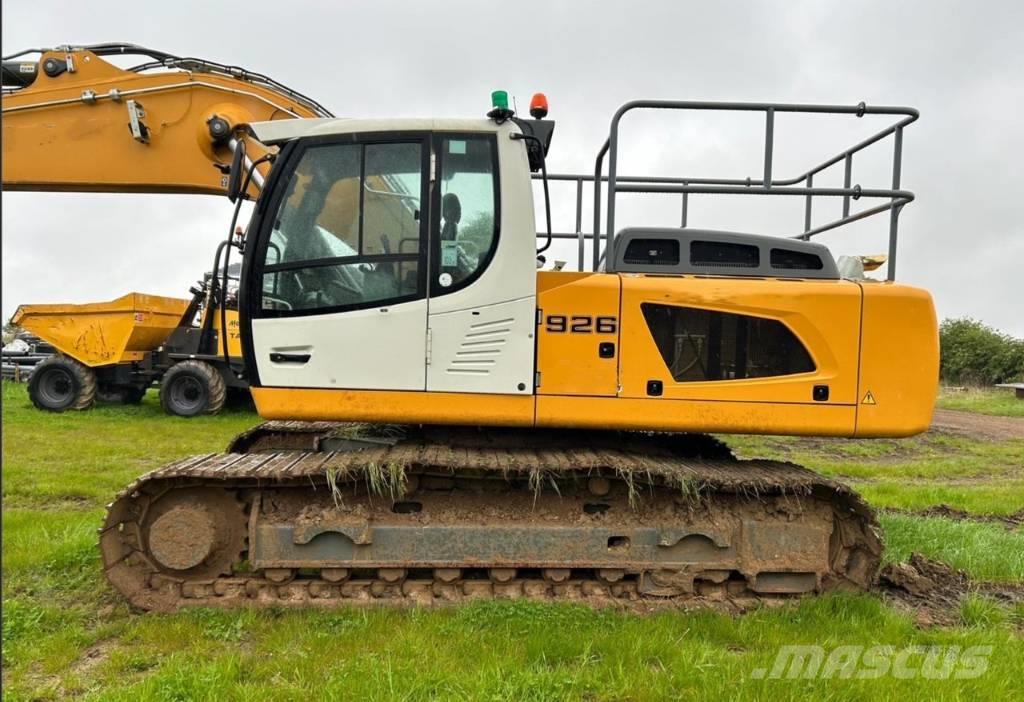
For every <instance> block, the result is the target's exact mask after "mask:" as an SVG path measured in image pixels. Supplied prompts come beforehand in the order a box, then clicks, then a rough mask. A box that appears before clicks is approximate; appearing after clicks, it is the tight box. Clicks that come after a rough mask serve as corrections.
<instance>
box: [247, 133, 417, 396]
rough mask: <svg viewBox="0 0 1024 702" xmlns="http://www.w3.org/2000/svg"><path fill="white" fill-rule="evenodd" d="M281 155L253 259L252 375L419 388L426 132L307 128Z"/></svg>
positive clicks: (322, 384)
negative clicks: (323, 132)
mask: <svg viewBox="0 0 1024 702" xmlns="http://www.w3.org/2000/svg"><path fill="white" fill-rule="evenodd" d="M284 158H285V159H286V160H285V162H284V163H282V164H281V165H280V167H281V168H282V171H281V174H280V176H279V179H278V180H276V181H272V182H275V185H274V187H273V191H272V193H273V194H272V196H271V199H270V200H269V201H268V202H267V204H266V211H265V212H264V213H263V214H262V215H260V219H259V222H260V224H259V238H258V243H257V248H256V250H255V251H254V252H253V253H252V254H251V255H252V256H253V257H254V258H253V260H252V261H251V262H250V264H249V265H250V268H249V275H248V287H247V293H248V294H247V297H248V302H247V303H246V309H247V311H248V313H249V315H250V318H251V320H252V322H251V324H252V326H251V328H252V335H251V349H250V353H251V356H252V358H248V359H247V362H248V363H250V364H251V362H252V360H253V359H254V360H255V365H256V369H257V373H258V384H259V385H261V386H267V387H287V388H330V389H374V390H425V388H426V366H425V359H426V334H427V289H426V287H427V281H426V269H427V245H426V244H427V224H428V222H429V212H428V203H429V197H428V192H429V190H428V188H429V177H428V167H429V163H430V152H429V139H428V137H427V135H426V134H406V135H399V134H388V135H385V136H381V137H375V136H374V135H358V136H354V135H342V136H332V137H322V138H317V137H313V138H307V139H302V140H300V141H298V142H296V143H295V144H294V145H293V146H291V147H289V150H288V152H287V155H285V156H284ZM261 206H262V203H261Z"/></svg>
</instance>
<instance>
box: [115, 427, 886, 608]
mask: <svg viewBox="0 0 1024 702" xmlns="http://www.w3.org/2000/svg"><path fill="white" fill-rule="evenodd" d="M354 433H355V432H354V430H353V428H352V427H344V426H339V425H332V424H325V423H296V422H285V423H282V422H268V423H266V424H264V425H260V427H257V428H256V429H255V430H252V431H250V432H247V433H246V434H243V435H241V436H240V437H238V438H237V439H236V440H235V442H234V443H233V444H232V448H233V449H234V450H235V451H236V452H234V453H225V454H209V455H204V456H195V457H191V458H188V459H184V460H181V461H178V462H176V463H173V464H171V465H168V466H166V467H163V468H160V469H157V470H155V471H152V472H151V473H148V474H147V475H144V476H143V477H141V478H140V479H139V480H137V481H135V482H134V483H133V484H132V485H130V486H129V487H128V488H127V489H126V490H124V491H123V492H122V493H121V494H120V495H118V497H117V499H116V500H115V501H114V502H113V503H112V504H111V505H110V506H109V509H108V513H107V516H106V520H105V522H104V525H103V528H102V529H101V536H100V548H101V551H102V555H103V564H104V569H105V572H106V575H107V578H108V579H109V581H110V582H111V584H112V585H113V586H114V587H115V588H116V589H117V590H118V591H120V592H121V593H122V594H123V595H124V596H125V597H126V598H127V599H128V600H129V601H130V602H132V604H134V605H136V606H138V607H141V608H143V609H157V610H167V609H175V608H177V607H180V606H186V605H202V606H217V607H225V606H240V605H241V606H244V605H256V606H260V605H278V606H331V605H338V604H345V603H360V602H378V601H385V602H389V603H401V602H415V603H432V602H458V601H461V600H463V599H467V598H476V597H534V598H546V599H552V598H554V599H585V600H592V601H595V602H638V601H640V602H642V601H649V600H658V601H662V602H671V603H677V602H680V601H689V600H693V599H700V598H709V599H716V600H725V601H736V602H742V601H750V600H764V599H776V598H779V597H791V596H795V595H800V594H804V593H808V592H817V591H822V590H827V589H832V588H836V587H847V588H854V589H864V588H867V587H869V586H870V585H871V583H872V582H873V580H874V577H875V574H876V571H877V569H878V565H879V561H880V554H881V543H880V541H879V539H878V536H877V523H876V521H875V518H874V516H873V513H872V512H871V510H870V509H869V508H868V507H867V505H866V504H865V503H864V502H863V500H861V499H860V497H859V496H858V495H857V494H856V493H854V492H853V491H852V490H850V489H849V488H848V487H846V486H844V485H843V484H841V483H838V482H836V481H833V480H829V479H827V478H823V477H821V476H819V475H817V474H815V473H813V472H811V471H809V470H806V469H804V468H801V467H799V466H796V465H793V464H790V463H780V462H774V461H761V460H754V461H741V460H736V459H735V458H733V457H732V455H731V454H730V453H729V452H728V450H727V449H725V448H724V446H722V445H721V444H719V443H718V442H716V441H715V440H713V439H710V438H709V437H705V436H686V435H655V434H636V433H628V434H627V433H605V432H564V431H563V432H538V431H534V432H525V431H514V430H509V431H496V430H487V431H482V430H481V431H478V430H457V429H451V428H444V429H431V428H426V429H407V430H400V431H399V430H396V431H383V432H382V431H378V432H377V434H376V435H375V436H369V437H356V436H354ZM275 449H284V450H275Z"/></svg>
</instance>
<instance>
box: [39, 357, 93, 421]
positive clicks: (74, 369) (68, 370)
mask: <svg viewBox="0 0 1024 702" xmlns="http://www.w3.org/2000/svg"><path fill="white" fill-rule="evenodd" d="M96 389H97V383H96V373H95V372H94V371H93V370H92V368H89V367H88V366H86V365H84V364H82V363H79V362H78V361H76V360H75V359H73V358H69V357H68V356H62V355H56V356H51V357H50V358H48V359H46V360H45V361H43V362H42V363H40V364H39V365H37V366H36V369H35V371H34V372H33V373H32V379H31V380H30V381H29V383H28V396H29V398H31V400H32V404H34V405H35V406H36V407H38V408H39V409H42V410H49V411H50V412H64V411H65V410H84V409H89V408H90V407H92V405H93V403H94V402H95V401H96Z"/></svg>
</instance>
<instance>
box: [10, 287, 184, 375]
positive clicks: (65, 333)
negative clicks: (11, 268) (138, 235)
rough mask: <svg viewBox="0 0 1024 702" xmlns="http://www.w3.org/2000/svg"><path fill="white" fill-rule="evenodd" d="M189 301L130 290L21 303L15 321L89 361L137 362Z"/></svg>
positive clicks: (160, 341) (163, 335)
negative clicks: (88, 299) (83, 300)
mask: <svg viewBox="0 0 1024 702" xmlns="http://www.w3.org/2000/svg"><path fill="white" fill-rule="evenodd" d="M188 305H189V302H188V300H179V299H177V298H173V297H161V296H159V295H144V294H142V293H128V294H127V295H124V296H122V297H119V298H117V299H116V300H112V301H110V302H92V303H88V304H84V305H22V306H21V307H19V308H18V311H17V312H15V314H14V317H13V318H12V319H11V321H12V322H14V324H17V325H18V326H21V327H23V328H25V329H27V330H28V331H30V332H32V333H33V334H35V335H36V336H38V337H39V338H41V339H43V340H44V341H47V342H49V343H51V344H53V345H54V346H55V347H56V348H57V349H58V350H59V351H61V352H62V353H64V354H67V355H68V356H71V357H72V358H75V359H77V360H79V361H81V362H82V363H84V364H85V365H87V366H104V365H109V364H112V363H126V362H129V361H138V360H141V359H142V358H143V356H144V355H145V353H146V352H147V351H152V350H153V349H155V348H157V347H158V346H160V345H161V344H163V343H164V341H166V340H167V337H168V336H169V335H170V333H171V332H172V331H174V329H175V328H176V327H177V326H178V323H179V322H180V321H181V316H182V315H183V314H184V313H185V310H186V309H187V308H188Z"/></svg>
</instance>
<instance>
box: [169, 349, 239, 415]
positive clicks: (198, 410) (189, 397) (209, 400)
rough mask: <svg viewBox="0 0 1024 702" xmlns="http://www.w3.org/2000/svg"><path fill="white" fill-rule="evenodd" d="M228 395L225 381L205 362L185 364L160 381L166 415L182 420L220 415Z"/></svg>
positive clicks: (180, 364)
mask: <svg viewBox="0 0 1024 702" xmlns="http://www.w3.org/2000/svg"><path fill="white" fill-rule="evenodd" d="M226 396H227V389H226V388H225V386H224V378H222V377H221V375H220V373H219V372H218V371H217V369H216V368H214V367H213V366H211V365H210V364H209V363H206V362H205V361H182V362H181V363H178V364H176V365H174V366H172V367H171V369H170V370H169V371H167V372H166V373H164V377H163V379H162V380H161V381H160V404H161V405H163V408H164V411H165V412H167V413H168V414H174V415H177V416H179V417H195V416H196V415H199V414H217V413H218V412H220V411H221V408H223V407H224V399H225V397H226Z"/></svg>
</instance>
